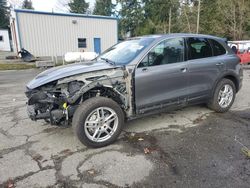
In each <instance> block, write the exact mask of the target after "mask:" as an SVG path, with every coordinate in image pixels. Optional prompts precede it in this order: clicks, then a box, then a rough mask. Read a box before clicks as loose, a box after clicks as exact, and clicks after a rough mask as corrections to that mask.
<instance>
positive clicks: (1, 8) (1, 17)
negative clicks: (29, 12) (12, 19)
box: [0, 0, 9, 29]
mask: <svg viewBox="0 0 250 188" xmlns="http://www.w3.org/2000/svg"><path fill="white" fill-rule="evenodd" d="M8 25H9V7H8V6H7V1H6V0H0V28H1V29H7V28H8Z"/></svg>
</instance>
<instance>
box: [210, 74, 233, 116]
mask: <svg viewBox="0 0 250 188" xmlns="http://www.w3.org/2000/svg"><path fill="white" fill-rule="evenodd" d="M235 95H236V88H235V84H234V83H233V82H232V81H231V80H229V79H225V78H224V79H222V80H221V81H220V82H219V83H218V84H217V86H216V88H215V90H214V94H213V97H212V99H211V100H210V101H209V103H208V107H209V108H210V109H212V110H214V111H216V112H219V113H223V112H227V111H228V110H229V109H230V108H231V106H232V105H233V102H234V99H235Z"/></svg>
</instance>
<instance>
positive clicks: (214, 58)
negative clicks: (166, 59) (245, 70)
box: [187, 37, 226, 101]
mask: <svg viewBox="0 0 250 188" xmlns="http://www.w3.org/2000/svg"><path fill="white" fill-rule="evenodd" d="M187 46H188V75H189V80H188V85H189V101H197V100H203V99H206V98H208V97H210V95H211V91H212V88H213V86H214V83H215V82H216V80H217V79H218V77H219V76H220V75H221V73H222V72H223V71H224V70H225V68H226V66H225V62H224V60H223V59H224V57H225V54H226V50H225V49H224V47H223V46H222V45H221V44H220V43H219V42H218V41H216V40H213V39H206V38H194V37H190V38H188V39H187Z"/></svg>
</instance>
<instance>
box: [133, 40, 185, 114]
mask: <svg viewBox="0 0 250 188" xmlns="http://www.w3.org/2000/svg"><path fill="white" fill-rule="evenodd" d="M184 52H185V43H184V39H183V38H170V39H166V40H164V41H162V42H160V43H158V44H157V45H156V46H155V47H154V48H152V49H151V50H150V51H149V52H148V54H147V55H146V56H145V57H144V59H143V60H142V61H141V62H140V63H139V64H138V66H137V68H136V70H135V81H134V82H135V104H136V109H137V113H144V112H145V111H147V110H152V109H154V108H161V107H165V106H169V105H174V104H181V103H183V102H184V101H185V100H186V99H187V93H188V92H187V90H188V85H187V69H186V68H187V62H185V61H184Z"/></svg>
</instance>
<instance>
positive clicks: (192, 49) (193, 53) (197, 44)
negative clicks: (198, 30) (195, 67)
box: [188, 38, 213, 60]
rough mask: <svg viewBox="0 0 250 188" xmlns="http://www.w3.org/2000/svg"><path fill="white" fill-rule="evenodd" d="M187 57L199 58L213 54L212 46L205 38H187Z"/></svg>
mask: <svg viewBox="0 0 250 188" xmlns="http://www.w3.org/2000/svg"><path fill="white" fill-rule="evenodd" d="M188 49H189V58H188V59H190V60H191V59H200V58H206V57H211V56H213V53H212V48H211V46H210V44H209V42H208V40H207V39H205V38H188Z"/></svg>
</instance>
